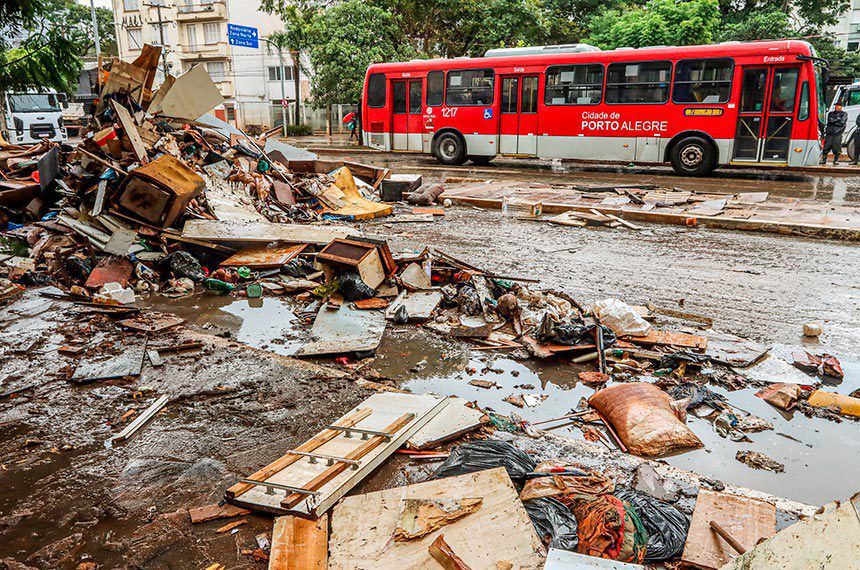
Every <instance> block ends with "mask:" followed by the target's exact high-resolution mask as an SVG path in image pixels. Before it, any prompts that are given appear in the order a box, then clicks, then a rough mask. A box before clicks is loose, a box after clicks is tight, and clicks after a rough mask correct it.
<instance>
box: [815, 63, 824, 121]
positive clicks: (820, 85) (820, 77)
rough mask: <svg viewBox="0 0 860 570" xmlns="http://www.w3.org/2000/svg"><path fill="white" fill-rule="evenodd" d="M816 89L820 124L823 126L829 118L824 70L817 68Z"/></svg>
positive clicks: (818, 66)
mask: <svg viewBox="0 0 860 570" xmlns="http://www.w3.org/2000/svg"><path fill="white" fill-rule="evenodd" d="M815 89H816V92H817V94H818V124H819V125H823V124H824V122H825V117H826V116H827V104H826V103H825V102H824V68H823V67H821V66H820V65H816V66H815Z"/></svg>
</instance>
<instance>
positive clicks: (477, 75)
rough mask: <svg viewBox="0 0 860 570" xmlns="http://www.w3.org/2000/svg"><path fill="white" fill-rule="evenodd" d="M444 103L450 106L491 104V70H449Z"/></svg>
mask: <svg viewBox="0 0 860 570" xmlns="http://www.w3.org/2000/svg"><path fill="white" fill-rule="evenodd" d="M445 103H446V104H447V105H448V106H450V107H461V106H468V105H482V106H483V105H492V104H493V70H492V69H464V70H461V71H449V72H448V82H447V86H446V94H445Z"/></svg>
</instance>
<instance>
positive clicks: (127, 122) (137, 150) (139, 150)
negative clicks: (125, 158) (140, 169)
mask: <svg viewBox="0 0 860 570" xmlns="http://www.w3.org/2000/svg"><path fill="white" fill-rule="evenodd" d="M111 103H112V104H113V110H114V111H115V112H116V116H117V118H118V119H119V123H120V125H122V130H123V131H125V136H127V137H128V140H129V141H130V142H131V148H132V149H133V150H134V155H135V156H136V157H137V160H138V161H139V162H140V163H141V164H146V163H147V162H148V161H149V155H148V154H147V153H146V145H145V144H143V139H141V138H140V133H139V132H138V130H137V125H135V124H134V119H132V118H131V113H129V112H128V109H126V108H125V107H123V106H122V105H120V104H119V103H117V102H116V100H111Z"/></svg>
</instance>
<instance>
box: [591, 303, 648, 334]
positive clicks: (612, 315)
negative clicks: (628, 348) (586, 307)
mask: <svg viewBox="0 0 860 570" xmlns="http://www.w3.org/2000/svg"><path fill="white" fill-rule="evenodd" d="M592 309H593V310H594V314H595V315H596V316H597V317H598V318H599V319H600V322H601V323H603V324H604V325H606V326H608V327H609V328H611V329H612V330H614V331H615V333H616V334H618V335H619V336H626V335H631V336H645V335H647V334H648V332H649V331H650V330H651V325H650V324H648V322H647V321H646V320H645V319H643V318H642V317H640V316H639V313H637V312H636V309H634V308H633V307H631V306H630V305H628V304H627V303H625V302H624V301H622V300H620V299H604V300H602V301H598V302H596V303H595V304H594V307H592Z"/></svg>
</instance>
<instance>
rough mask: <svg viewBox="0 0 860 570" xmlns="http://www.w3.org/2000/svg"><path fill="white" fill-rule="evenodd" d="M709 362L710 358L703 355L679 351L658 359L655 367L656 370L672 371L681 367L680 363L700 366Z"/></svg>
mask: <svg viewBox="0 0 860 570" xmlns="http://www.w3.org/2000/svg"><path fill="white" fill-rule="evenodd" d="M709 361H710V357H708V356H706V355H704V354H695V353H692V352H685V351H683V350H679V351H677V352H673V353H672V354H666V355H664V356H663V357H661V358H660V363H659V364H658V365H657V368H671V369H672V370H674V369H676V368H677V367H678V366H680V365H681V363H682V362H686V363H687V364H696V365H699V366H701V365H702V364H705V363H707V362H709Z"/></svg>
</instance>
